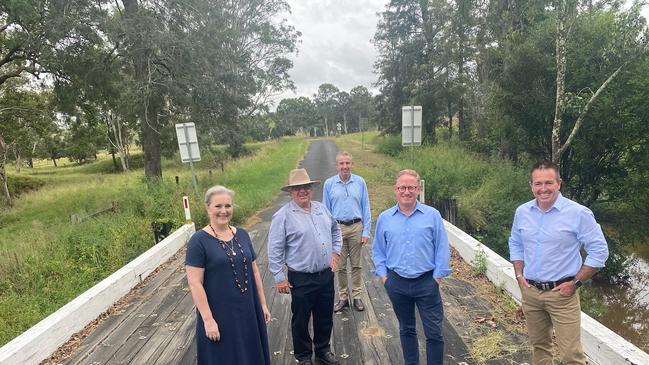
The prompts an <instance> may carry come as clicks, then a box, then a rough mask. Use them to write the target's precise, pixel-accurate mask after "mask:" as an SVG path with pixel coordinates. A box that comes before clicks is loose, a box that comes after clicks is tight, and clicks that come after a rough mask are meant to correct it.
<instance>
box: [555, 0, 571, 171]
mask: <svg viewBox="0 0 649 365" xmlns="http://www.w3.org/2000/svg"><path fill="white" fill-rule="evenodd" d="M567 17H568V4H567V0H560V1H559V2H558V6H557V38H556V44H555V48H556V51H555V52H556V55H555V59H556V64H557V79H556V87H557V92H556V96H555V104H554V122H553V123H552V162H554V163H556V164H558V163H559V160H560V159H561V155H560V154H559V150H560V149H561V135H560V133H561V123H562V114H563V99H564V95H565V86H566V85H565V82H566V41H567V38H568V27H567V26H566V23H567Z"/></svg>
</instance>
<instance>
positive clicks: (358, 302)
mask: <svg viewBox="0 0 649 365" xmlns="http://www.w3.org/2000/svg"><path fill="white" fill-rule="evenodd" d="M354 309H356V310H357V311H359V312H362V311H364V310H365V306H364V305H363V301H362V300H360V299H354Z"/></svg>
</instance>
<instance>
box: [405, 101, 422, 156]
mask: <svg viewBox="0 0 649 365" xmlns="http://www.w3.org/2000/svg"><path fill="white" fill-rule="evenodd" d="M421 111H422V108H421V105H410V106H404V107H401V145H402V146H404V147H405V146H410V148H411V150H410V151H411V156H412V164H413V167H414V164H415V150H414V149H413V148H414V147H415V146H421Z"/></svg>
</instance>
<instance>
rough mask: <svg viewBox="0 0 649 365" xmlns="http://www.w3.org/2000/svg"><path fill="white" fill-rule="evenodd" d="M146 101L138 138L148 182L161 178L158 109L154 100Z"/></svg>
mask: <svg viewBox="0 0 649 365" xmlns="http://www.w3.org/2000/svg"><path fill="white" fill-rule="evenodd" d="M148 101H149V103H148V105H146V106H145V117H144V118H143V120H141V121H140V138H141V142H142V149H143V150H144V175H145V176H146V177H147V179H149V180H150V179H155V178H162V161H161V157H160V155H161V147H160V133H158V130H157V128H158V111H159V110H160V107H159V105H158V103H157V100H154V98H152V97H150V98H148Z"/></svg>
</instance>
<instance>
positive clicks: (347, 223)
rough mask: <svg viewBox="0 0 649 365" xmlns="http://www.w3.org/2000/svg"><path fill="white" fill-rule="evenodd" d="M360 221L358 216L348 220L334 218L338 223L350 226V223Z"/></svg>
mask: <svg viewBox="0 0 649 365" xmlns="http://www.w3.org/2000/svg"><path fill="white" fill-rule="evenodd" d="M360 221H361V219H360V218H354V219H352V220H349V221H343V220H338V219H336V222H338V224H342V225H345V226H351V225H352V224H355V223H358V222H360Z"/></svg>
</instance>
